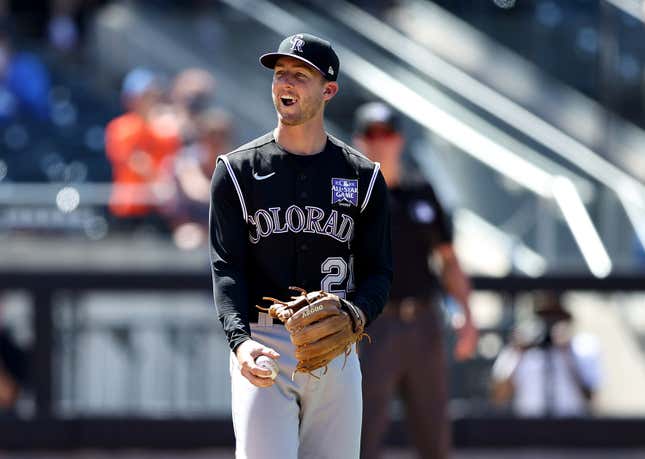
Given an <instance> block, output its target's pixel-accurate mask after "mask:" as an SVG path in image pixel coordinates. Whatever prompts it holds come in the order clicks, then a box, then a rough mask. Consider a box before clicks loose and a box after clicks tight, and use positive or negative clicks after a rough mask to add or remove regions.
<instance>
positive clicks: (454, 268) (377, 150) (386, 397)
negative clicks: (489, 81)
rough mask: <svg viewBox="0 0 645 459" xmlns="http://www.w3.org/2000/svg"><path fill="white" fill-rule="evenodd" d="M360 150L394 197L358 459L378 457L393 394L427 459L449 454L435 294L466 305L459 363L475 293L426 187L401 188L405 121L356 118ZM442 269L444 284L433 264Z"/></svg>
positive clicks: (365, 352)
mask: <svg viewBox="0 0 645 459" xmlns="http://www.w3.org/2000/svg"><path fill="white" fill-rule="evenodd" d="M354 140H355V144H356V145H357V146H358V147H359V148H361V150H362V151H364V152H365V153H366V154H367V155H368V157H369V158H370V159H372V160H374V161H380V164H381V165H382V168H383V175H384V177H385V180H386V182H387V185H388V188H389V192H390V209H391V213H392V254H393V265H394V272H395V276H394V282H393V283H392V290H391V294H390V299H389V301H388V304H387V305H386V306H385V308H384V311H383V314H382V316H381V317H379V319H378V320H376V321H375V322H374V325H373V326H372V327H371V329H370V335H371V336H372V338H373V345H370V346H363V347H361V368H362V371H363V375H364V376H365V378H364V384H363V397H364V403H365V408H364V411H363V413H364V418H363V430H362V435H363V439H362V445H361V457H364V458H366V459H376V458H377V457H379V450H380V448H381V444H380V443H381V440H382V437H383V434H384V433H385V429H386V427H387V422H388V419H389V416H388V415H389V410H390V402H391V399H392V397H393V396H394V395H395V392H396V391H400V392H401V395H402V398H403V399H404V401H405V404H406V409H407V416H408V425H409V426H410V431H411V433H412V438H413V440H414V443H415V444H416V446H417V449H418V451H419V452H420V454H421V457H423V458H424V459H446V458H447V457H449V453H450V424H449V419H448V412H447V402H448V388H447V379H446V369H445V367H446V361H445V355H444V347H443V337H442V322H443V321H442V317H441V310H440V307H439V302H438V293H439V292H438V288H439V286H441V287H443V288H444V289H445V290H446V291H447V292H448V293H450V294H451V295H452V296H453V297H454V298H456V299H457V301H458V302H459V303H460V304H461V306H462V310H463V323H458V324H455V325H457V344H456V347H455V357H456V358H458V359H464V358H467V357H470V356H472V355H473V353H474V351H475V347H476V344H477V330H476V329H475V328H474V326H473V323H472V320H471V317H470V310H469V307H468V296H469V291H470V285H469V282H468V279H467V278H466V276H465V275H464V273H463V272H462V270H461V268H460V265H459V262H458V260H457V257H456V256H455V252H454V249H453V245H452V230H451V225H450V223H449V219H448V216H447V215H446V214H445V212H444V211H443V209H442V206H441V204H440V203H439V201H438V200H437V197H436V195H435V193H434V191H433V189H432V187H431V186H430V185H429V184H427V183H418V184H414V183H410V181H407V182H406V181H403V180H402V178H403V177H402V173H401V170H400V168H401V162H400V156H401V154H402V152H403V148H404V146H405V137H404V135H403V132H402V130H401V126H400V120H399V118H398V117H397V116H396V115H395V114H394V112H393V111H392V110H391V109H390V107H388V106H387V105H384V104H382V103H380V102H373V103H368V104H365V105H363V106H361V107H359V109H358V110H357V112H356V115H355V139H354ZM430 255H434V256H435V257H436V258H437V259H438V260H439V261H440V263H438V264H439V265H440V269H439V273H438V274H439V276H438V278H437V277H435V274H434V273H433V271H431V270H430V269H429V263H428V258H429V256H430Z"/></svg>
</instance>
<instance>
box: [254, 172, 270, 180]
mask: <svg viewBox="0 0 645 459" xmlns="http://www.w3.org/2000/svg"><path fill="white" fill-rule="evenodd" d="M273 175H275V172H271V173H270V174H267V175H258V173H257V172H253V178H254V179H255V180H266V179H268V178H269V177H271V176H273Z"/></svg>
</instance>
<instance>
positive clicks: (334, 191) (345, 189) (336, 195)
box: [331, 178, 358, 206]
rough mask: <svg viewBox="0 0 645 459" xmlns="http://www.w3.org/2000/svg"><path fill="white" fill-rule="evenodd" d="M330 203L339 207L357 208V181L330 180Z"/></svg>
mask: <svg viewBox="0 0 645 459" xmlns="http://www.w3.org/2000/svg"><path fill="white" fill-rule="evenodd" d="M331 203H332V204H336V203H338V204H339V205H341V206H343V205H344V206H358V179H354V180H350V179H344V178H332V179H331Z"/></svg>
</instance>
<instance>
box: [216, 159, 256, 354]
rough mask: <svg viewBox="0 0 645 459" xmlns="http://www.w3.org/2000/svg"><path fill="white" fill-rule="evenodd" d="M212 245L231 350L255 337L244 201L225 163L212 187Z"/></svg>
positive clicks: (220, 306) (220, 308) (220, 314)
mask: <svg viewBox="0 0 645 459" xmlns="http://www.w3.org/2000/svg"><path fill="white" fill-rule="evenodd" d="M210 199H211V203H210V219H209V227H210V234H209V242H210V258H211V270H212V274H213V294H214V297H215V307H216V308H217V315H218V317H219V320H220V322H221V323H222V326H223V327H224V333H225V335H226V339H227V340H228V344H229V346H230V348H231V349H232V350H233V351H235V349H236V348H237V346H239V345H240V344H241V343H242V342H244V341H246V340H247V339H249V338H250V337H251V330H250V326H249V316H248V294H247V282H246V278H245V276H244V260H245V251H246V235H247V228H246V222H245V221H244V218H243V214H242V210H241V206H240V201H239V198H238V196H237V194H236V191H235V189H234V186H233V183H232V181H231V178H230V176H229V175H228V171H227V169H226V167H225V165H224V164H223V161H218V162H217V167H216V168H215V172H214V174H213V180H212V183H211V198H210Z"/></svg>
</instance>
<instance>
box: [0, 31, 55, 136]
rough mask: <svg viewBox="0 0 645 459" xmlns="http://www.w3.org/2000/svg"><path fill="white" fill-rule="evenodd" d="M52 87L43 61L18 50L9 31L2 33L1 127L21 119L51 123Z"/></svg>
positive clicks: (0, 55) (0, 64) (0, 53)
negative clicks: (49, 98)
mask: <svg viewBox="0 0 645 459" xmlns="http://www.w3.org/2000/svg"><path fill="white" fill-rule="evenodd" d="M50 85H51V83H50V76H49V72H48V71H47V69H46V67H45V65H44V64H43V63H42V61H41V60H40V58H39V57H38V56H36V55H35V54H32V53H28V52H25V51H16V50H14V47H13V43H12V37H11V33H10V32H9V30H8V28H4V29H0V123H1V122H3V121H4V122H6V121H10V120H11V119H14V118H16V117H18V116H21V115H26V116H29V117H32V118H35V119H38V120H47V119H49V101H48V97H49V89H50Z"/></svg>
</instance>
